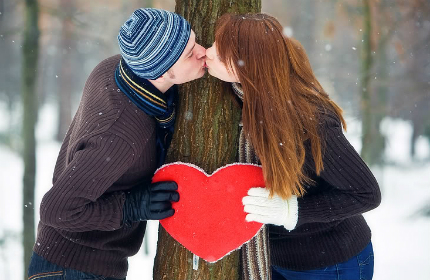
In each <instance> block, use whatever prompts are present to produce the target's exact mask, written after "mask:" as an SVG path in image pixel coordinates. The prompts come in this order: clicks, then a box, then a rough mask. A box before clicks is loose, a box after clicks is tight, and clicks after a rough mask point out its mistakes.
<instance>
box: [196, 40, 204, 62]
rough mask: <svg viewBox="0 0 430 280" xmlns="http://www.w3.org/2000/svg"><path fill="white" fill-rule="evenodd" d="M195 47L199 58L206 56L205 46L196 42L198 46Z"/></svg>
mask: <svg viewBox="0 0 430 280" xmlns="http://www.w3.org/2000/svg"><path fill="white" fill-rule="evenodd" d="M194 49H195V50H196V57H197V59H202V58H203V57H205V56H206V49H205V48H203V47H202V46H201V45H199V44H196V46H195V47H194Z"/></svg>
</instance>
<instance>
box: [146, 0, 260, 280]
mask: <svg viewBox="0 0 430 280" xmlns="http://www.w3.org/2000/svg"><path fill="white" fill-rule="evenodd" d="M260 10H261V0H240V1H230V0H187V1H185V0H176V12H177V13H178V14H181V15H182V16H184V17H185V18H186V19H187V20H188V21H189V22H190V23H191V27H192V29H193V30H194V32H195V33H196V35H197V41H198V42H199V43H201V44H202V45H203V46H204V47H209V46H211V45H212V43H213V40H214V31H215V30H214V28H215V22H216V19H217V18H218V17H219V16H221V15H222V14H224V13H226V12H240V13H246V12H260ZM179 96H180V100H179V104H178V118H177V120H176V127H175V134H174V137H173V140H172V144H171V146H170V149H169V153H168V155H167V162H174V161H182V162H189V163H193V164H195V165H197V166H200V167H201V168H203V169H204V170H205V171H206V172H207V173H212V172H213V171H215V170H216V169H217V168H219V167H221V166H224V165H226V164H228V163H232V162H234V161H235V160H236V154H237V142H238V136H239V135H238V124H239V121H240V109H239V108H238V107H237V106H236V105H235V104H234V101H233V100H234V99H233V98H232V92H231V87H230V84H227V83H223V82H220V81H219V80H216V79H214V78H212V77H209V76H208V75H206V76H205V77H204V78H202V79H199V80H197V81H193V82H191V83H188V84H186V85H183V86H181V87H180V95H179ZM196 191H198V190H196ZM208 242H210V240H208ZM239 278H240V271H239V253H238V251H236V252H233V253H231V254H230V255H228V256H226V257H225V258H223V259H221V260H219V261H218V262H216V263H214V264H209V263H207V262H205V261H203V260H199V264H198V269H197V270H193V254H192V253H191V252H190V251H188V250H187V249H185V248H184V247H183V246H182V245H181V244H179V243H178V242H176V241H175V240H174V239H173V238H172V237H171V236H170V235H169V234H168V233H167V232H166V231H165V230H164V229H163V228H162V227H161V226H160V230H159V237H158V247H157V255H156V258H155V262H154V277H153V279H155V280H160V279H165V280H170V279H180V280H192V279H193V280H194V279H195V280H197V279H199V280H212V279H213V280H222V279H228V280H235V279H239Z"/></svg>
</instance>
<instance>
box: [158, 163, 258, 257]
mask: <svg viewBox="0 0 430 280" xmlns="http://www.w3.org/2000/svg"><path fill="white" fill-rule="evenodd" d="M152 181H153V182H159V181H175V182H176V183H177V184H178V192H179V196H180V199H179V202H177V203H173V208H174V209H175V214H174V215H173V216H172V217H170V218H167V219H164V220H161V221H160V223H161V225H162V226H163V227H164V228H165V229H166V230H167V232H168V233H169V234H170V235H171V236H172V237H173V238H174V239H176V241H178V242H179V243H181V244H182V245H183V246H184V247H185V248H187V249H188V250H190V251H191V252H192V253H194V254H195V255H197V256H199V257H201V258H203V259H204V260H206V261H208V262H216V261H218V260H219V259H221V258H223V257H224V256H225V255H227V254H229V253H230V252H232V251H234V250H236V249H238V248H240V247H241V246H242V245H243V244H244V243H246V242H247V241H249V240H250V239H251V238H252V237H254V236H255V235H256V234H257V232H258V231H259V230H260V229H261V227H262V226H263V225H262V224H260V223H256V222H247V221H246V220H245V217H246V213H245V212H244V211H243V204H242V198H243V197H244V196H246V195H247V192H248V190H249V189H250V188H252V187H264V179H263V172H262V169H261V167H260V166H257V165H252V164H231V165H226V166H224V167H222V168H219V169H217V170H216V171H215V172H214V173H213V174H212V175H207V174H206V173H205V172H204V171H203V170H202V169H200V168H199V167H197V166H195V165H191V164H185V163H181V162H176V163H172V164H167V165H164V166H162V167H161V168H160V169H158V170H157V172H156V173H155V175H154V177H153V180H152Z"/></svg>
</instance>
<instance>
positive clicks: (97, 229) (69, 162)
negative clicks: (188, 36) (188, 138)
mask: <svg viewBox="0 0 430 280" xmlns="http://www.w3.org/2000/svg"><path fill="white" fill-rule="evenodd" d="M119 59H120V56H119V55H117V56H113V57H110V58H108V59H106V60H104V61H102V62H101V63H100V64H99V65H98V66H97V67H96V68H95V69H94V70H93V72H92V73H91V74H90V76H89V78H88V80H87V82H86V84H85V88H84V90H83V95H82V99H81V103H80V105H79V108H78V111H77V112H76V115H75V117H74V119H73V122H72V124H71V125H70V128H69V130H68V132H67V135H66V137H65V139H64V141H63V144H62V146H61V150H60V152H59V155H58V159H57V163H56V166H55V170H54V175H53V185H52V188H51V189H50V190H49V191H48V192H47V193H46V194H45V196H44V197H43V200H42V203H41V205H40V223H39V226H38V233H37V241H36V244H35V246H34V251H35V252H36V253H37V254H38V255H41V256H42V257H44V258H45V259H47V260H48V261H50V262H52V263H55V264H57V265H60V266H63V267H67V268H72V269H76V270H80V271H84V272H88V273H93V274H97V275H103V276H105V277H114V278H124V277H125V276H126V273H127V267H128V265H127V257H129V256H131V255H134V254H135V253H136V252H137V251H138V250H139V248H140V245H141V243H142V239H143V236H144V233H145V227H146V222H141V223H134V224H132V226H131V227H123V226H122V207H123V204H124V197H125V196H124V191H125V190H129V189H130V188H132V187H133V186H135V185H137V184H138V183H139V182H142V181H146V180H150V179H151V177H152V175H153V173H154V171H155V169H156V165H157V162H156V160H157V159H156V148H155V147H156V146H155V145H156V144H155V121H154V119H153V118H151V117H149V116H147V115H146V114H145V113H144V112H142V111H141V110H139V109H138V108H137V107H136V106H135V105H134V104H133V103H132V102H130V101H129V99H128V98H127V97H126V96H125V95H124V94H123V93H122V92H120V90H119V89H118V87H117V85H116V84H115V78H114V73H115V67H116V66H117V65H118V63H119Z"/></svg>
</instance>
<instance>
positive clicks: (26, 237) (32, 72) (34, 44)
mask: <svg viewBox="0 0 430 280" xmlns="http://www.w3.org/2000/svg"><path fill="white" fill-rule="evenodd" d="M38 13H39V9H38V4H37V0H26V1H25V27H24V39H23V44H22V49H23V60H22V104H23V125H22V130H23V132H22V133H23V140H24V147H23V155H22V156H23V161H24V178H23V222H24V232H23V239H22V240H23V248H24V279H27V277H26V275H27V269H28V265H29V262H30V257H31V254H32V251H33V245H34V242H35V237H34V233H35V226H34V189H35V177H36V139H35V125H36V121H37V109H38V108H37V107H38V106H37V104H38V101H37V97H36V77H37V60H38V53H39V27H38Z"/></svg>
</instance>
